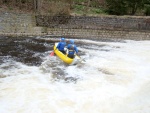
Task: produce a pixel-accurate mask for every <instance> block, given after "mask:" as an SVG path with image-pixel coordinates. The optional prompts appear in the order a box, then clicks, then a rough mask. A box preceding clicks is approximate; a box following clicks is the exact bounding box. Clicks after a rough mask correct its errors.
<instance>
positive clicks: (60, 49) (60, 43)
mask: <svg viewBox="0 0 150 113" xmlns="http://www.w3.org/2000/svg"><path fill="white" fill-rule="evenodd" d="M65 46H66V42H59V43H58V45H57V48H58V50H59V51H64V47H65Z"/></svg>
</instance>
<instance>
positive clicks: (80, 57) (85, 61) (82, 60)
mask: <svg viewBox="0 0 150 113" xmlns="http://www.w3.org/2000/svg"><path fill="white" fill-rule="evenodd" d="M76 56H78V57H79V58H80V60H81V61H84V62H86V61H85V60H84V59H82V58H81V57H80V56H79V55H77V54H76Z"/></svg>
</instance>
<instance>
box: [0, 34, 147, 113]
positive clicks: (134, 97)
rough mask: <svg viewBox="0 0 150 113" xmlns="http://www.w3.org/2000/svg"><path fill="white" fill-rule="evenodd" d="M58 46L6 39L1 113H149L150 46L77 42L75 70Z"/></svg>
mask: <svg viewBox="0 0 150 113" xmlns="http://www.w3.org/2000/svg"><path fill="white" fill-rule="evenodd" d="M4 40H5V43H4ZM55 41H56V40H55V39H51V38H48V37H36V38H14V39H13V40H12V38H8V37H1V47H0V63H1V64H0V113H150V41H146V40H145V41H133V40H124V41H100V40H93V41H92V40H86V39H82V40H81V39H76V40H75V42H76V44H77V46H78V49H79V55H80V56H81V57H82V58H83V59H84V60H86V63H84V64H78V65H71V66H68V65H66V64H64V63H63V62H62V61H61V60H59V58H57V57H56V56H54V57H51V56H50V55H49V53H50V52H51V51H52V47H53V44H54V42H55ZM57 41H58V40H57Z"/></svg>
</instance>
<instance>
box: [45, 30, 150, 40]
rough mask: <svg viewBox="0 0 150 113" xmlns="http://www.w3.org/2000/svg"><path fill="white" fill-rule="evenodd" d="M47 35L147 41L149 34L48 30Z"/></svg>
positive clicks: (127, 31)
mask: <svg viewBox="0 0 150 113" xmlns="http://www.w3.org/2000/svg"><path fill="white" fill-rule="evenodd" d="M47 31H48V34H49V35H52V36H65V37H75V38H91V39H92V38H104V39H107V38H113V39H132V40H149V39H150V32H145V31H141V32H139V31H132V30H98V29H97V30H93V29H56V28H55V29H54V28H48V29H47Z"/></svg>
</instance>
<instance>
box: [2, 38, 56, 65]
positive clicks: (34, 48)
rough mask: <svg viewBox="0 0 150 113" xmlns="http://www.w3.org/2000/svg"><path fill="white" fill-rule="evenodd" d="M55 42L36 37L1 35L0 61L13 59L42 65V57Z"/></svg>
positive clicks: (28, 63)
mask: <svg viewBox="0 0 150 113" xmlns="http://www.w3.org/2000/svg"><path fill="white" fill-rule="evenodd" d="M53 44H54V42H53V41H43V40H40V39H37V38H35V37H0V57H1V58H0V63H4V62H7V60H8V59H13V60H15V61H17V62H22V63H24V64H27V65H40V64H41V62H42V60H41V57H42V56H43V55H44V53H45V52H46V51H49V50H52V48H53Z"/></svg>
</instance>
